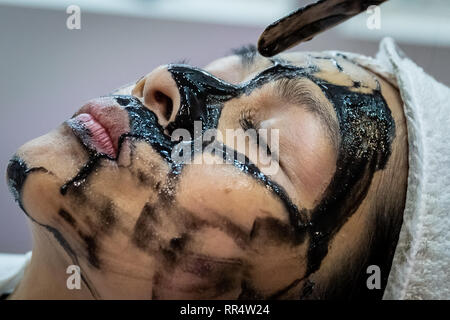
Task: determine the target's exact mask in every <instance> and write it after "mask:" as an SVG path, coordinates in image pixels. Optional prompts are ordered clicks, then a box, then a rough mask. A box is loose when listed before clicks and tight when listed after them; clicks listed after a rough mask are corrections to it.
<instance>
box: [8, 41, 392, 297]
mask: <svg viewBox="0 0 450 320" xmlns="http://www.w3.org/2000/svg"><path fill="white" fill-rule="evenodd" d="M358 99H360V100H358ZM358 101H363V102H364V103H359V102H358ZM371 104H372V105H371ZM367 105H369V107H367ZM194 121H201V123H200V126H198V125H197V126H195V125H194ZM177 129H182V130H184V131H179V130H178V131H177ZM261 129H262V130H261ZM251 130H253V131H251ZM371 130H372V131H373V132H371ZM206 131H208V132H209V133H211V132H212V133H214V132H215V135H214V134H213V135H214V137H213V138H211V136H209V137H207V138H205V135H203V136H201V134H202V133H205V132H206ZM180 132H184V133H189V134H190V136H191V137H192V138H189V137H186V136H184V137H183V141H182V142H180V141H179V140H180V139H179V137H177V136H176V134H179V133H180ZM227 132H228V135H227ZM248 132H250V133H255V132H256V133H258V134H247V135H246V133H248ZM264 132H265V133H264ZM230 133H233V134H234V136H233V135H230ZM263 133H264V134H263ZM394 136H395V123H394V121H393V118H392V116H391V112H390V110H389V108H388V107H387V104H386V101H385V100H384V98H383V96H382V95H381V91H380V82H379V80H377V78H376V76H375V75H373V74H371V73H369V72H367V71H365V70H363V69H361V68H359V67H357V66H356V65H354V64H352V63H351V62H349V61H347V59H346V58H345V57H337V58H336V57H331V56H328V55H326V54H323V53H293V54H285V55H280V56H277V58H276V59H266V58H263V57H261V56H259V55H257V54H255V52H253V51H252V50H249V51H244V52H241V54H239V55H234V56H230V57H226V58H223V59H220V60H217V61H215V62H213V63H211V64H209V65H208V66H207V67H205V68H204V69H197V68H193V67H190V66H188V65H167V66H162V67H159V68H157V69H155V70H154V71H152V72H151V73H149V74H148V75H147V76H145V77H143V78H141V79H140V80H139V81H138V82H137V83H136V85H132V86H129V87H125V88H121V89H119V90H118V91H116V92H114V93H113V94H112V95H111V96H106V97H102V98H99V99H94V100H91V101H89V102H88V103H87V104H86V105H84V106H83V107H82V108H81V109H80V110H79V111H77V112H76V113H75V115H74V116H73V118H71V119H70V120H68V121H66V122H65V123H64V124H62V125H61V126H60V127H59V128H58V129H56V130H55V131H52V132H50V133H49V134H47V135H45V136H42V137H40V138H37V139H35V140H33V141H31V142H29V143H27V144H26V145H24V146H22V147H21V148H20V149H19V150H18V151H17V153H16V156H15V158H14V159H13V160H12V161H11V163H10V166H9V168H8V176H9V183H10V187H11V190H12V191H13V193H14V194H15V195H16V197H17V199H18V201H19V202H20V204H21V206H22V207H23V209H24V211H25V212H26V213H27V215H29V217H30V218H31V220H32V221H33V222H34V223H33V225H34V228H35V229H40V230H46V232H47V233H49V234H51V235H52V237H51V239H53V241H54V243H58V245H57V246H56V249H54V250H56V251H57V252H58V253H60V254H61V255H63V256H67V257H68V261H70V263H68V264H77V265H79V266H80V267H81V269H82V272H83V274H84V278H83V280H84V282H85V285H86V286H87V287H89V289H90V290H91V293H92V294H93V295H95V296H96V297H104V298H107V297H118V298H120V297H129V295H130V292H133V294H134V295H135V296H136V297H140V298H159V299H163V298H175V299H177V298H194V299H197V298H231V299H232V298H239V297H240V298H274V297H281V298H289V297H294V298H298V297H301V295H302V292H304V291H305V290H304V286H305V283H306V279H307V278H308V277H309V276H310V275H311V274H313V273H314V272H316V271H317V270H319V269H320V268H321V263H322V262H323V260H324V259H326V258H327V256H328V253H329V252H328V251H330V252H331V251H332V250H331V249H330V250H328V249H324V248H328V247H329V246H328V244H329V242H330V241H331V240H332V239H333V238H335V237H336V235H338V234H339V232H341V229H343V228H342V227H343V226H344V225H345V224H346V223H347V222H348V221H351V219H349V218H350V216H351V215H352V214H353V213H354V212H356V211H357V210H356V209H355V208H357V207H358V206H359V205H360V204H361V202H362V201H363V199H364V197H365V195H364V197H361V194H362V193H361V192H359V191H358V190H359V189H361V188H365V187H368V186H369V185H370V183H371V180H372V177H373V174H374V173H375V172H376V171H377V170H380V169H382V168H383V166H384V165H385V163H386V161H387V160H388V158H389V154H390V144H391V142H392V139H393V137H394ZM202 139H203V140H202ZM239 139H241V140H240V141H241V142H242V141H243V143H237V141H239ZM172 140H175V141H172ZM224 146H226V147H224ZM180 147H183V149H182V150H183V151H182V152H183V153H182V154H181V155H182V157H178V159H175V156H176V155H178V156H180V152H178V151H179V150H180V149H176V148H180ZM174 150H178V151H177V152H175V151H174ZM355 163H358V164H359V166H358V167H355ZM355 206H356V207H355ZM353 224H354V225H353V226H352V228H353V229H350V231H348V230H347V231H346V232H353V233H352V235H353V241H351V242H349V243H352V244H349V247H346V248H339V246H336V248H334V249H333V250H342V251H349V250H350V251H351V250H353V249H352V248H354V247H355V246H356V244H355V243H358V237H362V236H361V234H362V232H361V231H360V229H361V228H364V227H365V225H364V223H362V222H361V223H353ZM39 234H41V233H39ZM315 248H319V249H320V250H319V251H318V252H316V251H315ZM355 250H356V249H355ZM333 256H336V257H339V254H336V253H334V254H333ZM336 259H337V258H336ZM128 289H129V291H127V290H128ZM131 289H132V291H131ZM121 295H122V296H121Z"/></svg>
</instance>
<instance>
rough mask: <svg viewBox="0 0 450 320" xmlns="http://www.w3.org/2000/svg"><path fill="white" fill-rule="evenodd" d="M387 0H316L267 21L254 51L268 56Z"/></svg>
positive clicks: (308, 38)
mask: <svg viewBox="0 0 450 320" xmlns="http://www.w3.org/2000/svg"><path fill="white" fill-rule="evenodd" d="M385 1H387V0H319V1H317V2H315V3H312V4H309V5H307V6H305V7H302V8H299V9H297V10H295V11H293V12H291V13H290V14H288V15H287V16H285V17H283V18H281V19H279V20H277V21H275V22H274V23H272V24H270V25H269V26H268V27H267V28H266V29H265V30H264V31H263V33H262V34H261V36H260V37H259V40H258V51H259V53H260V54H261V55H263V56H265V57H272V56H274V55H276V54H278V53H280V52H282V51H284V50H287V49H289V48H291V47H293V46H295V45H297V44H299V43H301V42H305V41H308V40H311V39H312V38H313V37H315V36H316V35H318V34H319V33H322V32H324V31H325V30H327V29H330V28H332V27H334V26H336V25H338V24H340V23H341V22H344V21H346V20H348V19H350V18H351V17H354V16H356V15H357V14H359V13H361V12H363V11H365V10H367V8H368V7H370V6H371V5H379V4H381V3H383V2H385Z"/></svg>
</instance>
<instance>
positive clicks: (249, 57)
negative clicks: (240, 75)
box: [231, 44, 258, 67]
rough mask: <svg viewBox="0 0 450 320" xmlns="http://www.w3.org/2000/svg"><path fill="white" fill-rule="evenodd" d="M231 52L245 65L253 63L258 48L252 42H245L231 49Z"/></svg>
mask: <svg viewBox="0 0 450 320" xmlns="http://www.w3.org/2000/svg"><path fill="white" fill-rule="evenodd" d="M231 52H232V53H233V54H234V55H236V56H238V57H240V58H241V61H242V65H243V66H245V67H247V66H250V65H251V64H253V62H254V61H255V57H256V55H257V54H258V49H256V46H255V45H253V44H247V45H244V46H242V47H239V48H235V49H231Z"/></svg>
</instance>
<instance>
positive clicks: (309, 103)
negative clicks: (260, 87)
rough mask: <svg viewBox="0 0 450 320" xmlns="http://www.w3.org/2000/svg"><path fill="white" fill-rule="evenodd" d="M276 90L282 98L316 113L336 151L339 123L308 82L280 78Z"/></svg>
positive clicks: (338, 138) (338, 141)
mask: <svg viewBox="0 0 450 320" xmlns="http://www.w3.org/2000/svg"><path fill="white" fill-rule="evenodd" d="M276 90H277V91H278V94H279V96H280V97H281V98H282V99H284V100H286V101H289V102H291V103H294V104H298V105H302V106H304V107H305V108H306V110H307V111H310V112H312V113H314V114H316V115H318V116H319V118H320V120H321V121H322V123H323V124H324V126H325V129H326V131H327V134H328V136H329V138H330V140H331V142H332V144H333V147H334V148H335V150H336V151H338V148H339V143H340V134H339V124H338V122H337V120H336V119H335V118H334V117H333V116H332V114H331V113H330V110H329V109H328V108H326V107H325V106H324V105H323V103H322V102H320V101H319V99H318V98H317V96H316V95H315V94H314V92H313V91H312V90H311V88H310V86H309V84H308V83H305V82H303V81H299V79H280V80H279V81H277V83H276Z"/></svg>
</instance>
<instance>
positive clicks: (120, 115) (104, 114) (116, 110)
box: [67, 97, 130, 159]
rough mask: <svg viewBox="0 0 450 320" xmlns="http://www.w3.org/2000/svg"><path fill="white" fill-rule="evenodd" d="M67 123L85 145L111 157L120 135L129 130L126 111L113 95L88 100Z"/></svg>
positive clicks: (116, 152) (117, 147)
mask: <svg viewBox="0 0 450 320" xmlns="http://www.w3.org/2000/svg"><path fill="white" fill-rule="evenodd" d="M67 123H68V125H69V126H70V127H71V128H72V130H73V132H74V134H75V135H76V136H77V137H78V138H79V139H80V140H81V141H82V143H83V144H84V145H85V146H86V147H88V148H89V149H91V150H93V151H96V152H97V153H99V154H104V155H106V156H108V157H110V158H112V159H116V158H117V155H118V153H119V139H120V137H121V136H122V135H123V134H125V133H128V132H129V131H130V128H129V120H128V113H127V112H126V111H125V110H124V109H123V108H121V107H120V105H119V104H118V103H117V102H116V100H115V99H114V98H113V97H104V98H99V99H95V100H91V101H89V102H88V103H87V104H85V105H84V106H83V107H82V108H81V109H80V110H79V111H78V112H77V113H76V114H75V116H74V117H73V118H72V119H70V120H69V121H68V122H67Z"/></svg>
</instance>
